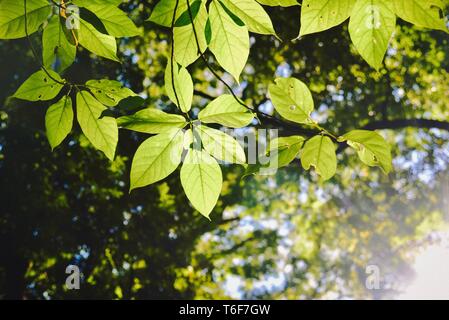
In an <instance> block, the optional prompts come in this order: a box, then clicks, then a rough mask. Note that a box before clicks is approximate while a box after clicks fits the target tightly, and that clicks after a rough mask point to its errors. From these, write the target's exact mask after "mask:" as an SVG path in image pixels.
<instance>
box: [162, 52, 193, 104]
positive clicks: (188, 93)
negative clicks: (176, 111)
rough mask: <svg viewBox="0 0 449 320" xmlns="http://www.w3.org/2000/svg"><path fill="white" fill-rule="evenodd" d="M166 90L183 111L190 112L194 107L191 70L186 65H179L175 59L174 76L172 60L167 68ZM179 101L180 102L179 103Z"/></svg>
mask: <svg viewBox="0 0 449 320" xmlns="http://www.w3.org/2000/svg"><path fill="white" fill-rule="evenodd" d="M164 80H165V91H166V93H167V96H168V97H169V98H170V100H171V101H172V102H173V103H174V104H175V105H177V106H178V107H179V108H180V109H181V111H182V112H189V111H190V108H191V107H192V100H193V81H192V77H191V76H190V74H189V72H188V71H187V69H186V68H184V67H182V66H181V67H179V66H178V64H177V63H176V62H175V61H173V78H172V73H171V63H170V60H169V61H168V63H167V67H166V68H165V79H164ZM173 83H174V84H175V86H174V87H175V90H176V94H175V91H174V90H173ZM178 101H179V104H178Z"/></svg>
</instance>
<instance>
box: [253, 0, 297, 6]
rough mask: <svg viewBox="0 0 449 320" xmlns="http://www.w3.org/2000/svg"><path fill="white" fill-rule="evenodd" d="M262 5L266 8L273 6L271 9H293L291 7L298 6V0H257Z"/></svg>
mask: <svg viewBox="0 0 449 320" xmlns="http://www.w3.org/2000/svg"><path fill="white" fill-rule="evenodd" d="M257 2H259V3H260V4H263V5H264V6H271V7H277V6H280V7H291V6H297V5H299V4H298V1H296V0H257Z"/></svg>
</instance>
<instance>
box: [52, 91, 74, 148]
mask: <svg viewBox="0 0 449 320" xmlns="http://www.w3.org/2000/svg"><path fill="white" fill-rule="evenodd" d="M72 125H73V109H72V99H70V97H69V96H65V97H63V98H62V99H61V100H59V101H58V102H56V103H55V104H53V105H52V106H50V107H49V108H48V110H47V113H46V114H45V128H46V130H47V138H48V142H49V143H50V146H51V149H52V150H53V149H54V148H56V147H57V146H58V145H59V144H60V143H61V142H62V141H63V140H64V139H65V138H66V137H67V135H68V134H69V133H70V131H71V130H72Z"/></svg>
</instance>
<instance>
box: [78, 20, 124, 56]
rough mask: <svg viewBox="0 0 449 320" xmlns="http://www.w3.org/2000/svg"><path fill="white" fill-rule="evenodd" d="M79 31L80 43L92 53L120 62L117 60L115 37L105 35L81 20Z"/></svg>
mask: <svg viewBox="0 0 449 320" xmlns="http://www.w3.org/2000/svg"><path fill="white" fill-rule="evenodd" d="M79 21H80V29H79V30H78V41H79V43H80V44H81V45H82V46H83V47H84V48H86V49H87V50H89V51H90V52H92V53H94V54H96V55H98V56H100V57H103V58H107V59H110V60H113V61H117V62H119V59H118V58H117V55H116V52H117V43H116V41H115V38H114V37H113V36H110V35H107V34H103V33H101V32H99V31H98V30H97V29H95V28H94V26H93V25H91V24H90V23H89V22H87V21H84V20H83V19H80V20H79Z"/></svg>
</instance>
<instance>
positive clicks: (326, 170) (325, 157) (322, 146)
mask: <svg viewBox="0 0 449 320" xmlns="http://www.w3.org/2000/svg"><path fill="white" fill-rule="evenodd" d="M300 157H301V164H302V166H303V168H304V169H305V170H309V169H310V167H311V166H312V167H314V168H315V171H316V173H317V174H318V175H320V176H321V178H322V179H323V180H329V179H330V178H332V177H333V176H334V175H335V172H336V171H337V156H336V154H335V146H334V143H333V142H332V140H331V139H330V138H329V137H327V136H323V135H318V136H315V137H313V138H312V139H310V140H308V141H307V142H306V143H305V145H304V148H303V149H302V150H301V153H300Z"/></svg>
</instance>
